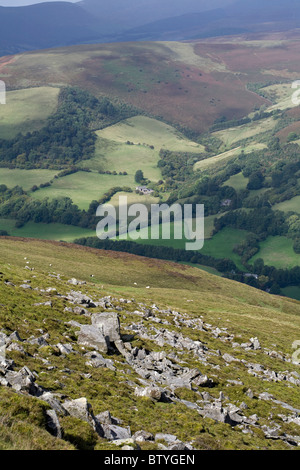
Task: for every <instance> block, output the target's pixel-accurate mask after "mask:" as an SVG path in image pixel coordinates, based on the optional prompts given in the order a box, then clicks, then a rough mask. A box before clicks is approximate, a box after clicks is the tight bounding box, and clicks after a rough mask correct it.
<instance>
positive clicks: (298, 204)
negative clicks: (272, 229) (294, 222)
mask: <svg viewBox="0 0 300 470" xmlns="http://www.w3.org/2000/svg"><path fill="white" fill-rule="evenodd" d="M273 209H274V210H278V211H283V212H289V211H292V212H297V213H298V214H300V196H295V197H293V198H292V199H289V200H288V201H283V202H280V203H279V204H276V205H274V206H273Z"/></svg>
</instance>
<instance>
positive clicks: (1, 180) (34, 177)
mask: <svg viewBox="0 0 300 470" xmlns="http://www.w3.org/2000/svg"><path fill="white" fill-rule="evenodd" d="M57 173H58V170H19V169H12V170H10V169H9V168H0V184H5V185H6V186H7V187H8V188H13V187H15V186H21V187H22V188H23V189H24V190H25V191H28V190H29V189H31V188H32V186H34V185H36V186H39V185H40V184H41V183H47V182H48V181H51V180H52V179H53V178H54V176H55V175H57Z"/></svg>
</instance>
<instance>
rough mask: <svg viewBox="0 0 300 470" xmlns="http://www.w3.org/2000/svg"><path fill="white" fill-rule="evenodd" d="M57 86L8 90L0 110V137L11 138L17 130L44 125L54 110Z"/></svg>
mask: <svg viewBox="0 0 300 470" xmlns="http://www.w3.org/2000/svg"><path fill="white" fill-rule="evenodd" d="M58 94H59V88H55V87H53V88H52V87H38V88H25V89H22V90H15V91H9V92H7V95H6V105H5V106H1V110H0V138H1V139H12V138H13V137H15V136H16V135H17V134H18V133H19V132H21V133H25V134H26V132H32V131H34V130H37V129H40V128H41V127H43V125H45V122H46V119H47V117H48V116H50V114H52V113H54V112H55V111H56V108H57V105H58Z"/></svg>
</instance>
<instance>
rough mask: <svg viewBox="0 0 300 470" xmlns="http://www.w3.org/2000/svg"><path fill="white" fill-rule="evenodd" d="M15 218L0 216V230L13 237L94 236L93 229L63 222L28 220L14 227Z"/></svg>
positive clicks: (68, 239) (59, 238) (60, 238)
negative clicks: (35, 221)
mask: <svg viewBox="0 0 300 470" xmlns="http://www.w3.org/2000/svg"><path fill="white" fill-rule="evenodd" d="M15 222H16V221H15V220H13V219H4V218H0V230H6V231H7V232H8V234H9V235H11V236H13V237H24V238H38V239H41V240H56V241H65V242H70V243H71V242H73V241H74V240H75V239H76V238H81V237H94V236H96V233H95V231H94V230H90V229H85V228H81V227H74V226H73V225H64V224H41V223H39V224H36V223H34V222H28V223H27V224H25V225H24V226H23V227H21V228H16V227H15Z"/></svg>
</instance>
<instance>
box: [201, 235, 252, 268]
mask: <svg viewBox="0 0 300 470" xmlns="http://www.w3.org/2000/svg"><path fill="white" fill-rule="evenodd" d="M248 233H249V232H247V231H245V230H238V229H234V228H230V227H225V228H223V229H222V230H221V231H220V232H218V233H216V234H215V235H214V236H213V237H212V238H211V239H210V240H205V243H204V247H203V248H202V250H201V254H203V255H208V256H213V257H214V258H228V259H231V260H232V261H233V262H234V263H235V264H236V266H237V267H238V268H239V269H241V270H242V271H244V270H245V267H244V266H243V265H242V264H241V259H240V256H239V255H238V254H236V253H233V251H232V250H233V248H234V247H235V246H236V245H238V244H239V243H241V242H242V241H243V240H245V239H246V237H247V235H248Z"/></svg>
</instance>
